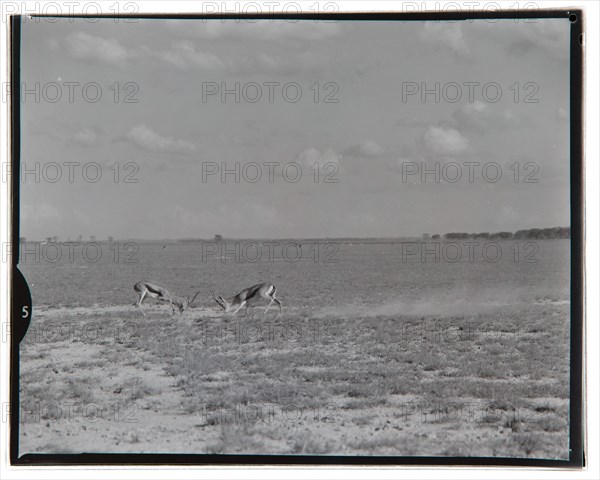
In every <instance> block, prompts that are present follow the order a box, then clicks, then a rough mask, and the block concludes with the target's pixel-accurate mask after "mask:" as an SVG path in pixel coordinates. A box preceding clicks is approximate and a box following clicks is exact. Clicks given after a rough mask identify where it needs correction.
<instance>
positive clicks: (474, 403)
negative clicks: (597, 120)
mask: <svg viewBox="0 0 600 480" xmlns="http://www.w3.org/2000/svg"><path fill="white" fill-rule="evenodd" d="M327 5H329V7H331V9H330V10H327V9H322V10H321V11H319V12H314V13H315V14H314V15H312V14H311V15H309V14H305V15H300V16H294V15H290V14H287V15H286V14H280V15H271V16H268V15H262V16H261V15H254V16H244V15H239V16H236V15H229V16H221V17H217V16H213V17H206V16H204V17H202V16H195V17H194V16H188V17H184V16H181V17H167V16H165V17H161V16H155V17H150V16H147V17H141V16H139V17H137V16H135V15H134V16H127V14H128V13H130V12H113V13H115V14H118V15H120V16H113V17H81V16H80V17H72V16H70V17H69V16H66V17H65V16H63V17H50V16H28V17H24V16H23V17H17V18H15V19H14V21H13V33H14V34H15V35H16V37H13V38H14V39H16V40H15V45H14V46H13V61H14V60H15V59H16V61H17V62H18V64H17V65H16V66H14V67H18V72H17V73H16V74H15V75H17V76H16V77H13V79H15V78H16V80H17V82H16V83H15V84H14V85H13V90H12V95H13V96H12V100H13V101H15V100H17V102H16V103H17V105H16V107H15V108H14V109H13V113H14V112H17V113H18V116H17V117H14V116H13V119H15V118H16V121H17V122H18V127H19V128H18V130H17V132H16V135H17V139H18V146H17V147H15V148H16V149H17V150H16V154H17V157H18V158H14V162H15V165H16V166H17V167H16V169H15V170H13V172H12V181H13V182H14V183H13V198H14V199H16V200H17V201H16V202H15V208H16V216H15V217H14V219H15V220H16V222H15V224H14V225H13V228H14V229H15V230H14V232H16V233H15V235H16V236H15V246H14V248H13V249H12V252H11V253H12V256H13V258H14V262H15V265H16V267H17V268H18V271H19V272H20V273H21V274H22V276H23V279H24V280H23V283H21V282H20V281H18V280H19V278H17V277H15V279H14V282H15V284H14V285H15V286H14V293H13V295H14V298H18V299H19V301H16V300H15V301H14V303H13V312H17V313H16V314H14V316H13V329H15V328H16V325H17V323H18V324H19V325H20V328H21V330H22V333H23V338H22V340H21V339H19V338H18V337H17V335H13V341H14V343H13V357H12V358H13V367H12V368H13V372H15V376H14V378H13V384H12V385H13V389H14V390H13V397H12V402H13V405H12V412H13V423H12V437H11V438H12V442H13V444H12V450H11V452H12V453H11V454H12V458H13V462H14V463H20V462H21V463H32V464H35V463H41V464H43V463H44V462H46V461H47V459H49V458H51V459H52V461H53V462H55V463H59V464H60V463H61V462H67V463H68V462H71V463H77V462H82V461H83V462H85V457H83V460H82V457H76V456H77V455H80V454H88V455H90V456H91V457H90V458H92V459H94V460H93V461H94V462H99V463H119V462H120V460H119V459H118V457H111V455H113V454H128V455H131V456H130V457H126V458H129V459H130V461H131V462H134V463H136V462H137V461H139V462H140V463H145V462H153V461H154V460H153V458H154V459H156V457H155V456H156V455H159V454H160V455H165V456H164V457H161V459H160V461H159V463H170V462H172V463H177V461H178V460H177V459H178V458H179V459H181V458H183V457H181V456H182V455H183V456H186V457H185V458H186V461H187V462H191V463H194V462H198V463H227V462H233V463H236V462H240V461H241V459H243V460H244V462H245V463H248V462H250V463H266V464H270V463H296V462H302V461H306V462H310V463H332V462H335V463H342V464H343V463H369V462H373V463H380V464H381V463H392V464H394V463H426V464H427V463H436V462H437V463H442V464H443V463H454V462H456V463H463V464H470V463H479V464H497V465H501V464H509V465H519V464H520V465H528V464H534V463H535V462H538V463H539V462H542V464H544V463H543V462H546V463H545V464H546V465H554V466H560V465H571V466H581V463H582V453H581V449H582V444H581V435H582V433H581V428H582V427H581V388H582V387H581V342H582V337H581V335H582V326H581V325H582V314H581V308H582V307H581V302H582V298H581V295H582V294H581V288H582V284H581V279H580V275H581V238H582V237H581V222H582V212H581V208H582V205H581V132H580V131H578V128H581V119H580V118H579V115H580V114H578V113H577V112H578V108H579V107H578V104H577V102H580V101H581V90H580V88H581V87H580V85H579V84H578V82H580V81H581V77H580V75H581V71H580V69H581V45H580V43H579V37H578V36H579V33H580V32H581V31H582V26H581V22H582V18H581V12H579V11H577V12H567V11H551V12H539V15H536V13H538V12H528V15H523V16H520V15H519V12H516V13H514V14H513V15H504V16H502V15H500V14H497V15H493V14H488V15H487V16H486V15H477V14H473V15H472V18H470V17H467V18H465V16H464V15H462V16H461V17H460V18H458V17H456V16H455V17H453V16H452V15H450V16H446V17H444V16H443V15H441V14H438V15H429V16H427V15H419V14H416V15H413V16H411V15H406V14H405V15H399V14H396V15H393V14H361V15H359V14H355V15H351V14H348V15H344V14H341V13H339V14H336V13H337V12H336V10H334V9H333V7H334V6H335V5H334V4H333V3H332V4H327ZM250 13H254V12H250ZM521 13H522V12H521ZM578 69H579V70H578ZM13 152H15V150H13ZM17 244H18V245H17ZM25 282H26V283H25ZM27 289H28V290H29V295H30V299H31V300H30V303H23V304H22V303H19V302H20V301H21V300H20V299H21V298H22V297H23V298H27ZM19 292H20V293H19ZM24 301H26V300H24ZM26 302H27V301H26ZM19 322H20V323H19ZM15 332H16V330H15ZM19 340H20V342H19ZM15 360H16V364H15ZM16 412H18V414H15V413H16ZM264 455H269V457H261V456H264ZM121 458H123V457H121ZM128 461H129V460H128ZM528 462H530V463H528Z"/></svg>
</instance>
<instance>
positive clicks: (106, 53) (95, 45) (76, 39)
mask: <svg viewBox="0 0 600 480" xmlns="http://www.w3.org/2000/svg"><path fill="white" fill-rule="evenodd" d="M65 43H66V48H67V51H68V52H69V53H70V54H71V56H72V57H74V58H76V59H78V60H84V61H87V62H90V63H93V62H103V63H107V64H109V65H123V64H124V63H125V61H126V60H129V59H130V58H131V57H132V53H131V52H129V51H128V50H127V49H126V48H125V47H123V46H122V45H121V44H120V43H119V42H118V41H117V40H115V39H114V38H104V37H98V36H96V35H90V34H88V33H84V32H75V33H72V34H70V35H68V36H67V38H66V39H65Z"/></svg>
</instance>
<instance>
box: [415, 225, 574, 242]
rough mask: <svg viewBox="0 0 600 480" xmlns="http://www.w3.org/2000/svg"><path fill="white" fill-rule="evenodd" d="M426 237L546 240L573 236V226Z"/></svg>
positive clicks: (455, 233) (452, 233) (457, 233)
mask: <svg viewBox="0 0 600 480" xmlns="http://www.w3.org/2000/svg"><path fill="white" fill-rule="evenodd" d="M424 237H425V238H431V239H433V240H439V239H440V238H443V239H444V240H466V239H486V240H546V239H564V238H571V227H553V228H529V229H526V230H518V231H516V232H514V233H513V232H495V233H489V232H481V233H463V232H450V233H445V234H444V235H442V236H441V237H440V235H439V234H435V235H432V236H431V237H429V236H428V235H427V234H425V235H424Z"/></svg>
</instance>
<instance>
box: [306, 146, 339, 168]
mask: <svg viewBox="0 0 600 480" xmlns="http://www.w3.org/2000/svg"><path fill="white" fill-rule="evenodd" d="M340 159H341V157H340V155H339V154H337V153H335V151H333V149H331V148H327V149H326V150H323V151H320V150H317V149H316V148H307V149H306V150H304V151H302V152H301V153H300V154H299V155H298V157H297V159H296V161H297V162H298V163H299V164H300V165H301V166H302V168H305V167H306V168H314V165H315V164H317V165H318V168H319V170H322V171H326V172H332V171H333V168H332V166H331V164H335V165H336V166H337V167H339V165H340Z"/></svg>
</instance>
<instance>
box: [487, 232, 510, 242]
mask: <svg viewBox="0 0 600 480" xmlns="http://www.w3.org/2000/svg"><path fill="white" fill-rule="evenodd" d="M490 238H491V239H492V240H510V239H511V238H513V234H512V232H496V233H492V234H491V235H490Z"/></svg>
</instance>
